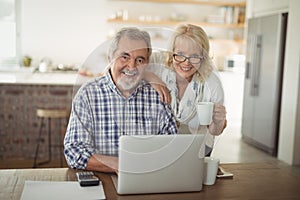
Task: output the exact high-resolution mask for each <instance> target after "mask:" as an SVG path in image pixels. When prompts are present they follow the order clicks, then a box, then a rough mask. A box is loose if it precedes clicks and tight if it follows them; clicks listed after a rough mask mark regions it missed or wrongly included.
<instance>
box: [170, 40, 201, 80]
mask: <svg viewBox="0 0 300 200" xmlns="http://www.w3.org/2000/svg"><path fill="white" fill-rule="evenodd" d="M173 49H174V50H173V51H174V54H177V55H183V56H185V57H189V58H192V57H193V58H201V57H202V55H201V48H200V46H199V45H197V44H196V42H195V41H193V40H192V39H190V38H188V37H185V36H179V37H177V38H176V40H175V42H174V48H173ZM173 65H174V69H175V71H176V73H177V75H179V76H180V77H182V78H184V79H186V80H187V81H188V82H190V81H191V80H192V77H193V75H194V74H195V73H196V71H197V70H198V69H199V68H200V65H201V62H199V63H197V64H191V63H190V62H189V60H188V59H186V60H185V61H184V62H178V61H176V60H175V59H174V58H173Z"/></svg>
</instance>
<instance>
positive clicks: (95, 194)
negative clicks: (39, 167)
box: [21, 181, 105, 200]
mask: <svg viewBox="0 0 300 200" xmlns="http://www.w3.org/2000/svg"><path fill="white" fill-rule="evenodd" d="M35 199H38V200H41V199H43V200H48V199H49V200H50V199H51V200H53V199H55V200H60V199H61V200H66V199H72V200H76V199H78V200H83V199H105V193H104V190H103V186H102V183H101V181H100V184H99V185H97V186H87V187H81V186H80V185H79V183H78V182H77V181H25V184H24V189H23V192H22V196H21V200H35Z"/></svg>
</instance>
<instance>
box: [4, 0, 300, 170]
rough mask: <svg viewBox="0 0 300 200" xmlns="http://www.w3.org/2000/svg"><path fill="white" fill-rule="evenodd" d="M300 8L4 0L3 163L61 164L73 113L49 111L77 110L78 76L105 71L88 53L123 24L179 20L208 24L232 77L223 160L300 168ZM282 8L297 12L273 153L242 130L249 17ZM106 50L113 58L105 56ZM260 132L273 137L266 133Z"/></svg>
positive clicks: (229, 2) (227, 82)
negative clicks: (278, 163) (90, 63)
mask: <svg viewBox="0 0 300 200" xmlns="http://www.w3.org/2000/svg"><path fill="white" fill-rule="evenodd" d="M299 9H300V4H299V2H298V1H297V0H284V1H282V0H265V1H259V0H248V1H244V0H210V1H205V0H203V1H200V0H182V1H179V0H170V1H168V0H101V1H100V0H76V1H71V0H44V1H39V0H26V1H21V0H0V101H1V104H0V137H1V140H0V168H24V167H32V166H33V162H34V159H35V158H36V159H37V160H38V161H43V160H45V159H46V160H47V158H48V157H49V153H51V162H50V163H49V164H50V165H51V166H60V155H61V148H59V146H57V145H56V144H61V142H60V137H58V136H62V137H63V134H64V131H65V127H66V124H67V120H66V117H65V115H63V114H62V115H59V114H58V115H55V113H54V114H53V113H51V112H50V113H47V111H49V110H55V111H58V112H59V111H66V112H68V110H69V109H70V106H71V101H72V96H73V90H74V87H73V86H74V85H75V84H76V83H78V80H79V78H82V79H83V80H87V79H89V78H92V77H94V76H96V75H97V72H95V71H93V69H90V68H89V66H88V65H86V64H87V63H86V59H87V58H88V57H89V56H90V55H91V54H92V52H93V51H94V50H95V49H96V48H97V47H99V45H100V46H101V45H103V44H104V43H105V42H106V41H107V40H108V39H109V38H110V36H111V35H113V34H114V33H115V31H116V30H118V29H119V28H121V27H123V26H140V27H156V28H157V27H158V28H157V29H156V30H159V28H160V27H161V28H173V27H175V26H176V25H177V24H178V23H180V22H190V23H193V24H197V25H200V26H201V27H203V28H204V29H205V31H206V32H207V33H208V36H209V38H210V44H211V56H212V57H213V60H214V62H215V64H216V67H217V70H218V73H219V75H220V77H221V79H222V81H223V84H224V89H225V95H226V97H225V105H226V107H227V112H228V127H227V128H226V130H225V132H224V134H223V135H222V136H220V137H218V138H217V143H216V147H215V149H214V152H213V155H214V156H217V157H220V159H221V162H255V161H260V160H271V161H274V160H280V161H283V162H285V163H287V164H289V165H299V164H300V155H299V154H296V152H299V151H300V105H299V104H300V100H299V98H300V93H299V91H300V90H299V88H300V87H299V86H300V82H299V80H300V77H299V76H300V70H299V69H300V65H299V63H300V62H299V55H300V52H299V44H300V42H299V34H300V30H299V29H300V26H299V23H298V21H297V19H299V17H300V16H299V15H300V14H299V12H298V10H299ZM280 13H287V14H286V15H287V16H288V17H287V22H286V24H287V26H286V29H285V34H284V35H285V39H284V47H285V48H284V50H285V51H284V52H283V54H281V55H280V56H281V57H284V59H283V61H282V63H283V64H282V69H284V70H282V71H281V72H280V74H281V77H282V78H281V79H282V80H281V82H282V83H281V85H280V101H279V103H278V104H277V105H276V109H277V110H278V113H277V114H276V115H278V117H277V118H278V119H277V120H276V121H275V125H274V126H276V129H274V131H273V132H274V133H273V135H275V136H274V137H275V147H274V148H273V149H272V151H269V150H268V149H267V148H265V145H264V144H260V141H259V140H260V139H259V138H258V139H257V140H258V141H256V140H255V138H254V139H251V138H250V139H249V135H245V134H244V136H243V133H242V132H243V131H242V127H243V124H242V123H247V122H245V120H242V118H243V110H245V109H243V106H244V107H247V106H248V105H243V102H244V101H245V98H246V97H245V96H246V95H245V94H244V91H247V88H246V87H247V85H246V84H244V83H245V69H246V61H247V56H246V49H247V45H249V44H247V41H248V40H247V39H248V38H247V33H248V19H249V18H253V17H256V18H257V17H263V16H269V15H276V14H280ZM151 34H152V35H153V41H154V43H155V42H158V43H159V42H162V41H166V39H167V38H166V36H165V35H164V34H162V33H161V32H160V31H157V32H156V31H153V32H151ZM269 34H272V33H269ZM100 56H102V57H103V58H102V59H103V61H104V62H105V57H106V55H105V54H103V55H102V54H101V55H100ZM100 65H101V64H100ZM283 66H284V67H283ZM261 81H262V82H263V81H264V80H261ZM244 87H245V88H244ZM38 109H44V110H43V111H44V112H40V113H39V112H38ZM261 111H262V112H263V109H261ZM248 112H249V111H248ZM250 112H251V111H250ZM56 114H57V113H56ZM60 114H61V113H60ZM270 114H272V113H270ZM49 115H52V116H51V117H50V118H51V120H50V121H49V120H48V119H49ZM41 119H45V120H43V121H41ZM258 123H259V122H258ZM261 123H263V122H261ZM49 128H51V130H50V133H49V135H50V136H51V137H52V138H49V137H48V130H49ZM253 131H254V132H258V134H260V135H264V131H263V130H259V131H262V132H259V131H257V130H253ZM39 133H41V138H39ZM247 138H248V139H247ZM49 139H50V140H51V142H52V144H49ZM38 143H40V147H39V149H38V152H39V153H38V154H36V150H37V149H36V147H37V144H38ZM49 145H52V146H53V148H50V149H52V151H51V152H49ZM49 164H48V165H44V166H49ZM63 165H64V166H65V163H63Z"/></svg>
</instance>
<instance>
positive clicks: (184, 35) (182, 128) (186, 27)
mask: <svg viewBox="0 0 300 200" xmlns="http://www.w3.org/2000/svg"><path fill="white" fill-rule="evenodd" d="M162 54H165V53H160V55H159V58H162V57H167V59H166V60H167V61H166V66H165V65H160V66H163V67H158V65H154V66H153V67H152V68H151V69H152V72H153V73H154V74H155V75H156V76H155V75H154V74H152V73H149V74H147V77H146V79H147V80H148V81H149V82H150V83H151V84H152V86H153V87H154V88H156V90H157V91H158V92H159V93H160V94H161V98H163V99H164V100H165V101H167V102H168V101H171V106H172V110H173V112H174V114H175V116H176V120H177V122H178V126H179V133H192V134H207V133H208V134H207V136H208V138H207V141H206V155H209V154H210V152H211V150H212V148H213V144H214V136H215V135H220V134H221V133H222V132H223V130H224V128H225V127H226V109H225V107H224V106H223V103H224V91H223V87H222V83H221V81H220V79H219V78H218V76H217V75H216V74H215V72H214V71H213V69H214V68H213V63H212V60H211V58H210V57H209V40H208V37H207V35H206V33H205V32H204V30H203V29H202V28H201V27H199V26H195V25H191V24H180V25H179V26H177V27H176V29H175V31H174V33H173V35H172V37H171V46H170V50H169V51H168V52H167V53H166V56H163V55H162ZM159 58H157V57H156V58H154V59H158V60H160V59H159ZM154 62H156V63H157V60H156V61H154ZM160 62H163V61H160ZM164 86H166V87H167V88H168V90H169V91H170V95H169V94H166V93H165V91H166V90H163V88H164ZM170 97H171V100H170ZM200 101H206V102H213V103H214V109H213V117H212V122H211V124H210V125H201V124H200V122H199V119H198V115H197V111H196V104H197V102H200Z"/></svg>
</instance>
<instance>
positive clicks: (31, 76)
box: [0, 68, 92, 85]
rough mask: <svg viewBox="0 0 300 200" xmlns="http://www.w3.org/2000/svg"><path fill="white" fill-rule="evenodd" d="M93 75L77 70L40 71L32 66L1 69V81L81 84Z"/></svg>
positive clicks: (38, 83)
mask: <svg viewBox="0 0 300 200" xmlns="http://www.w3.org/2000/svg"><path fill="white" fill-rule="evenodd" d="M91 78H92V77H85V76H82V75H79V74H78V73H77V72H76V71H50V72H44V73H42V72H39V71H36V70H35V69H32V68H19V69H16V70H1V69H0V83H7V84H36V85H75V84H76V85H80V84H82V83H83V82H85V81H87V80H89V79H91Z"/></svg>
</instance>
